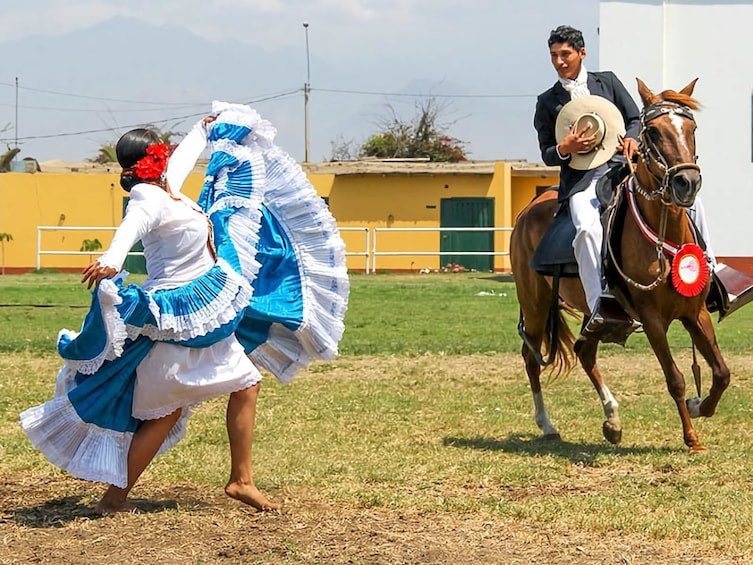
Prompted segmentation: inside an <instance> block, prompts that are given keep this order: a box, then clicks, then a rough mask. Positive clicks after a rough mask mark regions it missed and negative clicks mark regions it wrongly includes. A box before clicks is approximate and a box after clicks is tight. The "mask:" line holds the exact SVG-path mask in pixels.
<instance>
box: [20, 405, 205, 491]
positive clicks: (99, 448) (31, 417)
mask: <svg viewBox="0 0 753 565" xmlns="http://www.w3.org/2000/svg"><path fill="white" fill-rule="evenodd" d="M190 416H191V412H190V410H189V409H184V410H183V413H182V414H181V417H180V418H179V419H178V422H177V423H176V424H175V425H174V426H173V427H172V429H171V430H170V432H168V434H167V438H165V441H164V442H163V444H162V446H161V447H160V449H159V452H158V454H161V453H164V452H165V451H167V450H168V449H170V448H171V447H172V446H173V445H175V444H176V443H178V442H179V441H180V440H181V439H183V437H184V436H185V435H186V423H187V421H188V418H189V417H190ZM20 423H21V427H22V428H23V429H24V431H25V432H26V434H27V435H28V436H29V439H30V440H31V443H32V444H33V445H34V447H35V448H37V449H38V450H39V451H41V452H42V453H43V454H44V455H45V457H47V459H48V460H49V461H50V463H52V464H53V465H56V466H58V467H60V468H61V469H64V470H66V471H68V472H69V473H70V474H71V475H73V476H75V477H78V478H79V479H84V480H87V481H97V482H102V483H108V484H111V485H115V486H116V487H119V488H125V487H126V486H127V484H128V449H129V448H130V446H131V439H132V438H133V433H132V432H116V431H113V430H106V429H104V428H101V427H99V426H96V425H94V424H87V423H86V422H84V421H82V420H81V418H80V417H79V415H78V413H77V412H76V409H75V408H74V407H73V405H72V404H71V402H70V401H69V400H68V396H67V395H63V396H55V397H54V398H53V399H52V400H50V401H48V402H45V403H44V404H41V405H39V406H34V407H33V408H29V409H28V410H25V411H24V412H22V413H21V415H20Z"/></svg>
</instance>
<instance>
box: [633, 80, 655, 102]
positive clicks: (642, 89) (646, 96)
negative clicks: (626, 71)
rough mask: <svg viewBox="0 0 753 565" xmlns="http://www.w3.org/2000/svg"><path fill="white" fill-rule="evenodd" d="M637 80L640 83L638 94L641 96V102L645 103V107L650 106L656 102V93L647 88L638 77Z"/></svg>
mask: <svg viewBox="0 0 753 565" xmlns="http://www.w3.org/2000/svg"><path fill="white" fill-rule="evenodd" d="M635 80H636V81H638V94H640V95H641V100H642V101H643V105H644V106H650V105H651V103H652V102H653V101H654V93H653V92H651V90H650V89H649V88H648V86H646V84H645V83H644V82H643V81H642V80H641V79H639V78H638V77H635Z"/></svg>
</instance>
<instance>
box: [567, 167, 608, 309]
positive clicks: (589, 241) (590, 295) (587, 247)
mask: <svg viewBox="0 0 753 565" xmlns="http://www.w3.org/2000/svg"><path fill="white" fill-rule="evenodd" d="M594 176H595V178H594V179H593V180H592V181H591V184H590V185H588V188H587V189H586V190H584V191H582V192H577V193H575V194H573V195H572V196H571V197H570V217H571V218H572V220H573V224H575V239H573V251H575V260H576V261H577V262H578V274H579V275H580V281H581V283H582V284H583V290H584V291H585V293H586V304H588V309H589V310H590V311H591V312H593V311H594V309H595V308H596V305H597V304H598V302H599V297H600V296H601V290H602V285H601V245H602V241H603V239H604V233H603V230H602V227H601V217H600V215H599V199H598V198H596V181H597V180H598V179H599V177H600V176H601V174H599V173H597V174H596V175H594Z"/></svg>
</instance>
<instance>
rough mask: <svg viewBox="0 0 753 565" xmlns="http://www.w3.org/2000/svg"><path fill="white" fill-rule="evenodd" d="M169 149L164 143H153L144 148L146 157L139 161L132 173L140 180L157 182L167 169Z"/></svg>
mask: <svg viewBox="0 0 753 565" xmlns="http://www.w3.org/2000/svg"><path fill="white" fill-rule="evenodd" d="M169 157H170V148H169V147H168V146H167V145H166V144H164V143H155V144H154V145H150V146H149V147H147V148H146V155H144V156H143V157H142V158H141V159H139V160H138V161H137V162H136V164H135V165H134V167H133V172H134V173H136V176H137V177H138V178H140V179H141V180H159V178H160V177H161V176H162V174H163V173H164V172H165V169H167V159H168V158H169Z"/></svg>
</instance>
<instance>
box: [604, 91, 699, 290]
mask: <svg viewBox="0 0 753 565" xmlns="http://www.w3.org/2000/svg"><path fill="white" fill-rule="evenodd" d="M666 115H676V116H680V117H682V118H685V119H688V120H691V121H693V122H695V118H694V117H693V113H692V112H691V111H690V108H688V107H687V106H683V105H682V104H678V103H676V102H671V101H668V100H660V101H658V102H655V103H653V104H650V105H649V106H647V107H646V108H644V109H643V111H642V112H641V116H640V120H641V130H640V133H639V134H638V139H639V147H638V153H639V155H640V157H641V159H642V160H643V162H644V163H645V165H646V170H647V171H648V172H649V173H650V174H651V175H652V176H653V177H654V178H655V179H657V182H658V184H659V188H658V189H657V190H654V191H647V190H645V189H644V188H643V187H642V186H641V185H640V184H639V183H638V180H637V177H636V174H635V167H634V166H633V163H632V161H631V160H630V159H628V167H629V168H630V176H629V177H628V178H627V179H626V180H625V181H624V182H623V183H622V184H621V185H620V186H621V187H625V188H626V189H627V195H626V197H627V201H628V208H629V209H630V213H631V215H632V217H633V219H634V220H635V223H636V225H637V226H638V229H639V230H640V232H641V233H642V234H643V236H644V237H645V238H646V239H647V240H648V241H649V242H650V243H652V244H653V245H654V247H655V249H656V256H657V260H658V261H659V273H658V274H657V275H656V278H655V279H654V280H653V282H651V283H650V284H648V285H644V284H641V283H639V282H637V281H636V280H634V279H633V278H631V277H630V276H628V275H627V273H625V272H624V271H623V270H622V268H621V267H620V265H619V264H618V262H617V259H616V256H615V253H614V249H613V248H612V241H611V238H607V250H608V251H609V256H610V258H611V260H612V264H613V265H614V267H615V269H616V271H617V272H618V273H619V274H620V276H621V277H622V278H623V280H624V281H625V282H626V283H628V284H629V285H631V286H632V287H634V288H637V289H638V290H643V291H650V290H653V289H655V288H656V287H657V286H659V285H660V284H662V283H664V282H665V281H666V280H667V278H668V274H669V270H670V265H669V261H668V260H667V256H668V255H669V256H670V257H674V256H675V255H677V252H678V250H679V247H678V246H677V245H675V244H673V243H670V242H668V241H666V240H665V234H666V232H667V218H668V216H669V206H670V205H671V204H672V195H671V191H670V187H669V185H670V182H671V180H672V177H673V176H674V175H675V174H677V173H678V172H680V171H683V170H688V169H690V170H694V171H699V172H700V170H701V168H700V167H699V166H698V164H697V163H696V161H697V160H698V156H697V155H695V156H694V157H693V163H680V164H679V165H674V166H672V167H670V166H669V165H668V164H667V160H666V159H665V158H664V155H662V153H661V151H659V148H658V147H657V146H656V143H654V142H653V141H652V140H651V136H649V135H647V133H646V132H647V130H648V124H649V122H651V121H653V120H655V119H656V118H659V117H661V116H666ZM652 168H653V170H652ZM656 169H658V170H659V171H660V174H658V175H657V174H656V173H655V172H654V170H656ZM636 193H638V194H640V195H641V196H642V197H643V198H645V199H646V200H648V201H653V200H656V199H661V203H662V204H663V206H662V210H661V216H660V218H659V231H658V232H656V231H654V230H653V229H652V228H651V227H650V226H649V225H648V224H647V223H646V221H645V220H644V219H643V216H642V215H641V212H640V209H639V208H638V204H637V202H636V200H635V194H636ZM615 200H616V198H615ZM614 215H615V214H614V213H613V214H612V215H611V216H612V218H613V217H614ZM609 223H610V227H611V218H610V222H609Z"/></svg>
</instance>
